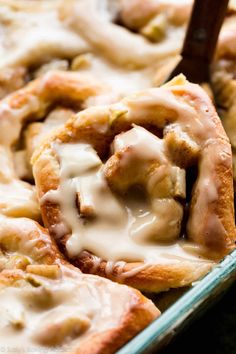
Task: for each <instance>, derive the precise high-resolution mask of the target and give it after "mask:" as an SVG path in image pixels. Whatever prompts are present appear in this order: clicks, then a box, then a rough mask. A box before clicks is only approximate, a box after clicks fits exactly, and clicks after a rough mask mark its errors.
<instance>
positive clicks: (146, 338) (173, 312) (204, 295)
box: [117, 250, 236, 354]
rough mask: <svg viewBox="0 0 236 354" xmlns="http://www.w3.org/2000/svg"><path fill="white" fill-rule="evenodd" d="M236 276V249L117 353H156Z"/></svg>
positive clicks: (220, 293) (225, 288)
mask: <svg viewBox="0 0 236 354" xmlns="http://www.w3.org/2000/svg"><path fill="white" fill-rule="evenodd" d="M235 278H236V250H234V251H233V252H232V253H231V254H229V255H228V256H226V257H225V258H224V259H223V261H221V262H220V263H219V264H218V265H217V266H215V267H214V268H213V270H212V271H211V272H210V273H208V274H207V275H206V276H205V277H204V278H203V279H202V280H200V281H198V282H196V283H195V284H193V286H192V287H191V288H190V289H189V290H187V291H186V293H185V294H184V295H182V296H181V297H180V298H179V299H178V300H177V301H176V302H174V304H173V305H171V306H170V307H168V308H167V309H166V310H165V311H164V312H163V313H162V315H161V316H160V317H159V318H158V319H157V320H155V321H154V322H153V323H152V324H151V325H150V326H149V327H147V328H146V329H145V330H144V331H142V332H141V333H140V334H139V335H138V336H136V337H135V338H134V339H132V340H131V341H130V342H129V343H128V344H126V345H125V346H124V347H123V348H122V349H121V350H119V351H118V352H117V354H141V353H145V354H147V353H152V352H155V353H157V352H158V351H159V350H160V349H161V348H162V347H163V346H165V345H167V344H168V343H169V342H170V341H171V340H172V339H173V338H174V337H175V336H176V335H177V334H178V333H179V332H180V331H181V330H182V329H183V328H184V327H186V326H187V325H188V324H190V322H191V321H193V320H194V318H196V317H198V316H199V315H200V314H201V313H202V312H204V311H205V310H206V309H208V308H209V307H210V306H211V305H212V304H214V302H215V301H216V300H217V299H218V298H219V297H220V296H221V295H223V294H224V292H225V291H226V290H227V289H228V287H229V286H230V285H231V284H232V283H233V282H234V280H235Z"/></svg>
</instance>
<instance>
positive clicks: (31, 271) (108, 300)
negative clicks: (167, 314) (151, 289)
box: [0, 216, 160, 354]
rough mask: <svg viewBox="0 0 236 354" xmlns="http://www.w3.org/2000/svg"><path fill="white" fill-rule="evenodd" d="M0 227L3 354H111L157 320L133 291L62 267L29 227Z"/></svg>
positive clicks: (42, 234)
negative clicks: (31, 353) (59, 353)
mask: <svg viewBox="0 0 236 354" xmlns="http://www.w3.org/2000/svg"><path fill="white" fill-rule="evenodd" d="M0 221H1V226H0V299H1V320H0V328H1V331H0V332H1V334H0V338H1V346H2V348H8V352H10V353H12V352H16V350H17V353H25V351H26V350H29V349H27V348H33V350H34V352H36V353H40V352H42V351H43V352H50V353H54V352H55V353H56V352H57V351H58V350H60V351H66V352H68V353H82V352H86V353H91V354H92V353H93V354H94V353H101V352H103V353H114V352H115V351H116V350H117V349H118V348H120V347H121V346H122V345H123V344H124V343H125V342H127V341H128V340H129V339H130V338H132V337H133V336H134V335H135V334H137V333H138V332H139V331H140V330H141V329H143V328H144V327H145V326H147V325H148V324H149V323H150V322H151V321H152V320H153V319H154V318H156V317H157V316H158V315H159V314H160V313H159V311H158V309H157V308H156V307H155V306H154V304H153V303H152V302H151V301H150V300H147V299H146V298H145V297H144V296H142V295H141V294H140V293H139V292H138V291H136V290H134V289H131V288H128V287H126V286H122V285H119V284H116V283H112V282H111V281H109V280H106V279H102V278H99V277H96V276H92V275H86V274H82V273H81V272H80V271H79V270H78V269H77V268H75V267H73V266H72V265H70V264H68V263H67V262H66V261H65V259H64V258H63V256H62V255H61V254H60V253H59V251H58V249H57V247H56V245H55V243H54V242H53V241H52V240H51V238H50V237H49V235H48V233H47V231H46V230H45V229H43V228H42V227H40V226H39V225H38V224H37V223H36V222H34V221H32V220H30V219H27V218H9V217H5V216H0Z"/></svg>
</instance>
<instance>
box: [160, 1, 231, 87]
mask: <svg viewBox="0 0 236 354" xmlns="http://www.w3.org/2000/svg"><path fill="white" fill-rule="evenodd" d="M228 2H229V0H195V1H194V5H193V10H192V14H191V18H190V21H189V25H188V30H187V34H186V37H185V40H184V45H183V49H182V52H181V56H182V59H181V61H180V62H179V64H178V65H177V66H176V68H175V69H174V70H173V71H172V73H171V74H170V76H169V77H168V80H170V79H172V78H173V77H174V76H176V75H178V74H180V73H183V74H184V75H185V76H186V77H187V79H188V80H189V81H191V82H195V83H199V84H200V83H203V82H208V81H209V67H210V63H211V61H212V59H213V56H214V52H215V48H216V43H217V39H218V36H219V32H220V29H221V26H222V23H223V20H224V17H225V14H226V11H227V5H228ZM168 80H167V81H168Z"/></svg>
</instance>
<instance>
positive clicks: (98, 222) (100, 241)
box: [43, 127, 199, 274]
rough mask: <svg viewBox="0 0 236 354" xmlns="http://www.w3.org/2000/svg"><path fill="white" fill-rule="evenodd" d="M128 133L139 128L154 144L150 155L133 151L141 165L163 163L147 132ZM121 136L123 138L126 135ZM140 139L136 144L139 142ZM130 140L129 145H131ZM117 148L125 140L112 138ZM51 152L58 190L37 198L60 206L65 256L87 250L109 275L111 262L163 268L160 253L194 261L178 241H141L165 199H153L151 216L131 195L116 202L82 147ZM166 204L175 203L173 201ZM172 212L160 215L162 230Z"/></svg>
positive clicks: (88, 151) (90, 155)
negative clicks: (58, 173)
mask: <svg viewBox="0 0 236 354" xmlns="http://www.w3.org/2000/svg"><path fill="white" fill-rule="evenodd" d="M133 129H134V130H135V134H140V132H139V129H140V130H141V135H144V137H146V136H145V134H147V135H148V138H150V139H156V140H157V146H156V148H157V149H156V150H155V148H154V147H153V146H150V145H148V144H147V145H146V146H145V149H141V148H140V147H139V148H138V150H139V149H140V151H139V153H140V154H141V153H142V154H143V157H144V160H145V159H146V158H156V159H157V160H158V161H161V162H163V163H165V162H166V163H167V160H166V158H165V157H164V156H163V155H162V153H161V151H160V145H159V144H160V142H159V140H158V139H157V138H155V137H154V136H152V134H150V133H148V132H147V131H145V132H143V131H142V129H143V128H139V127H135V128H133ZM137 130H138V132H137ZM143 130H145V129H143ZM127 134H128V135H129V134H130V132H128V133H127ZM128 140H129V139H128ZM140 140H142V138H141V137H140ZM132 141H133V143H134V145H135V140H132ZM155 143H156V141H155ZM123 144H126V137H125V136H123V137H122V136H120V137H117V139H116V142H115V149H117V148H118V147H122V146H123ZM135 146H136V145H135ZM154 146H155V145H154ZM54 149H55V150H56V152H57V154H58V156H59V158H60V165H61V176H60V178H61V181H60V186H59V188H58V190H57V191H53V192H50V191H49V192H48V194H45V196H44V197H43V199H44V201H45V200H46V201H50V193H52V202H55V201H57V202H59V204H60V206H61V211H62V215H63V219H64V220H65V223H66V225H67V226H68V227H69V228H70V229H71V231H72V233H71V236H70V237H69V239H68V241H67V244H66V247H67V251H68V253H69V255H70V256H71V257H73V256H76V255H78V254H79V253H80V252H81V251H83V250H87V251H90V252H91V253H93V254H95V255H96V256H98V257H100V258H102V259H104V260H110V261H111V262H112V263H108V265H107V267H106V272H111V269H113V266H114V264H113V262H115V261H144V262H148V263H149V262H158V263H163V262H164V263H165V262H167V257H166V254H169V256H170V257H172V256H173V255H175V254H177V255H178V257H179V258H178V261H179V260H180V259H182V260H187V259H192V260H199V259H196V257H194V256H192V255H191V254H189V253H187V252H186V251H184V250H183V248H182V245H181V242H180V243H177V242H176V243H175V244H165V245H161V244H160V243H157V242H156V241H155V238H154V239H153V240H151V241H150V240H149V241H147V239H148V237H147V239H146V237H144V238H142V237H141V235H145V234H147V235H150V233H151V234H153V233H154V234H155V231H156V230H158V228H157V227H159V226H158V225H162V220H161V219H160V220H158V213H160V210H161V209H162V208H163V206H162V203H163V205H164V203H165V199H163V200H161V199H160V200H159V202H158V199H157V200H155V202H154V204H156V205H154V206H155V207H156V208H157V214H155V211H152V208H151V207H150V203H149V202H147V201H145V200H143V201H142V202H141V204H138V203H136V202H135V198H134V199H133V198H132V196H131V199H129V198H125V199H124V200H121V199H120V198H119V197H117V196H115V195H114V194H113V192H112V191H111V190H110V188H109V187H108V185H107V182H106V180H105V178H104V175H103V166H102V162H101V160H100V159H99V157H98V156H97V154H96V153H95V151H94V150H93V149H92V147H91V146H89V145H87V144H61V145H57V146H56V145H55V146H54ZM77 193H78V198H79V201H80V209H81V210H88V209H89V212H91V214H90V213H89V215H91V218H90V217H89V218H86V217H83V216H82V215H79V211H78V208H77V206H76V195H77ZM172 202H173V203H176V202H175V201H174V200H173V201H172ZM172 202H171V199H170V201H168V200H167V207H168V208H169V205H168V203H172ZM158 203H159V204H160V203H161V204H160V205H159V204H158ZM160 208H161V209H160ZM172 209H173V207H172V206H171V207H170V208H169V209H166V212H164V214H162V213H161V214H160V215H162V218H164V219H163V224H165V225H164V227H167V228H168V229H170V228H171V225H172V226H173V223H174V222H175V214H173V212H172V213H171V212H170V210H172ZM164 210H165V209H164ZM167 210H168V212H167ZM85 214H86V213H85ZM181 215H182V214H181ZM178 218H179V216H178V217H177V219H176V221H177V220H179V219H178ZM166 222H167V225H166ZM178 222H179V221H178ZM168 223H169V224H168ZM139 235H140V236H139ZM139 238H140V239H139ZM175 261H176V258H175V257H173V262H175ZM131 273H132V272H131ZM132 274H133V273H132Z"/></svg>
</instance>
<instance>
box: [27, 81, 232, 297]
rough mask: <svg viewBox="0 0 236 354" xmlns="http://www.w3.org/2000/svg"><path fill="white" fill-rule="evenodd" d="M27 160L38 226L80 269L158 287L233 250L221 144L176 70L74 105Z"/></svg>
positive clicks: (208, 114)
mask: <svg viewBox="0 0 236 354" xmlns="http://www.w3.org/2000/svg"><path fill="white" fill-rule="evenodd" d="M32 163H33V173H34V178H35V182H36V188H37V191H38V196H39V200H40V207H41V211H42V217H43V221H44V224H45V226H46V227H47V228H48V229H49V232H50V233H51V235H53V237H54V238H55V239H56V241H57V242H58V244H59V246H60V247H61V249H62V250H63V252H64V253H65V254H66V256H67V257H69V259H70V260H71V262H73V263H74V264H75V265H77V266H79V267H80V268H81V269H82V270H83V271H85V272H91V273H95V274H99V275H102V276H106V277H108V278H111V279H113V280H116V281H120V282H124V283H126V284H129V285H132V286H135V287H137V288H139V289H142V290H145V291H162V290H166V289H169V288H171V287H179V286H184V285H186V284H190V283H191V282H193V281H195V280H196V279H198V278H199V277H201V276H202V275H204V274H205V273H206V272H207V271H209V269H210V268H211V267H212V266H213V265H214V261H216V260H217V259H220V258H221V257H222V256H223V255H225V254H227V253H228V252H229V251H230V250H232V249H233V248H234V243H235V225H234V206H233V187H232V171H231V167H232V166H231V165H232V157H231V148H230V144H229V141H228V138H227V136H226V134H225V132H224V130H223V127H222V125H221V123H220V120H219V118H218V116H217V114H216V112H215V109H214V108H213V106H212V103H211V101H210V99H209V97H208V96H207V95H206V94H205V92H204V91H203V90H202V89H201V88H200V87H198V86H197V85H193V84H190V83H188V82H187V81H186V80H185V78H184V77H182V76H180V77H177V78H176V79H174V80H173V81H171V82H170V83H168V84H166V85H164V86H163V87H161V88H156V89H150V90H147V91H143V92H140V93H137V94H134V95H133V96H130V97H127V98H125V99H124V100H122V101H121V102H120V103H117V104H113V105H110V106H102V107H92V108H89V109H87V110H84V111H82V112H80V113H78V114H77V115H75V116H73V117H72V118H71V119H69V121H68V122H67V123H66V124H65V126H64V127H62V128H60V129H59V130H58V131H57V132H56V133H54V134H52V136H51V137H50V139H48V141H44V143H43V144H42V145H41V146H40V147H39V149H38V150H37V151H36V152H35V153H34V155H33V158H32ZM194 166H195V167H196V168H195V170H196V171H197V174H198V175H197V178H196V179H195V181H191V179H193V176H191V174H192V173H193V171H194ZM188 179H190V180H188ZM193 182H194V185H193V186H192V183H193ZM213 260H214V261H213Z"/></svg>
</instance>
